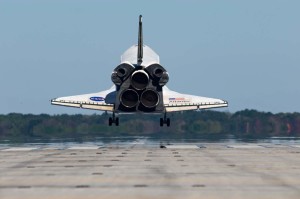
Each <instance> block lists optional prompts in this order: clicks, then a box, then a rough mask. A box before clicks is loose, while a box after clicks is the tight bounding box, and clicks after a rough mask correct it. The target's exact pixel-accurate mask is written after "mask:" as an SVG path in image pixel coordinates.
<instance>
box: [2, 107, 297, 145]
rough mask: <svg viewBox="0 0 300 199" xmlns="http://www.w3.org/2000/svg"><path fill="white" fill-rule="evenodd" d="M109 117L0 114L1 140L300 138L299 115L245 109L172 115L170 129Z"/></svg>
mask: <svg viewBox="0 0 300 199" xmlns="http://www.w3.org/2000/svg"><path fill="white" fill-rule="evenodd" d="M108 117H109V116H108V115H107V114H105V113H103V114H99V115H98V114H94V115H80V114H79V115H67V114H62V115H47V114H40V115H33V114H19V113H10V114H7V115H0V139H1V140H4V139H22V138H32V137H35V138H45V139H48V138H49V139H50V138H64V137H85V136H126V135H128V136H131V135H137V136H145V135H147V136H160V135H168V136H179V137H186V136H189V137H194V136H202V135H207V136H227V135H234V136H237V137H243V136H250V137H251V136H252V137H269V136H300V113H277V114H273V113H270V112H259V111H256V110H248V109H246V110H242V111H238V112H235V113H229V112H219V111H187V112H179V113H171V114H169V115H168V117H170V118H171V126H170V127H166V126H164V127H160V126H159V117H160V116H158V115H143V114H136V115H135V114H133V115H120V116H119V117H120V126H117V127H116V126H111V127H110V126H108Z"/></svg>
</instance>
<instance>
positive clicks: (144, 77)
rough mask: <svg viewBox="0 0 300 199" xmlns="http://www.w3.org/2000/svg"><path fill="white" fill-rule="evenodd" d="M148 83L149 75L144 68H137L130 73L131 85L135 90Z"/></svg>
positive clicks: (141, 88) (142, 87)
mask: <svg viewBox="0 0 300 199" xmlns="http://www.w3.org/2000/svg"><path fill="white" fill-rule="evenodd" d="M148 84H149V75H148V74H147V73H146V72H145V71H144V70H137V71H135V72H133V73H132V75H131V85H132V86H133V87H134V88H135V89H136V90H143V89H145V88H146V87H147V86H148Z"/></svg>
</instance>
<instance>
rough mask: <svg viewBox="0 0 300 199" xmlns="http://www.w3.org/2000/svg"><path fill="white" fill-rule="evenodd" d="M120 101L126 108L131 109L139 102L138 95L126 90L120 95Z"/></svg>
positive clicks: (131, 90)
mask: <svg viewBox="0 0 300 199" xmlns="http://www.w3.org/2000/svg"><path fill="white" fill-rule="evenodd" d="M120 101H121V103H122V104H123V105H124V106H125V107H126V108H133V107H135V106H136V105H137V104H138V102H139V95H138V93H137V92H136V91H135V90H133V89H127V90H125V91H123V93H122V94H121V96H120Z"/></svg>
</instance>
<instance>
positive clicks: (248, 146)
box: [227, 144, 265, 149]
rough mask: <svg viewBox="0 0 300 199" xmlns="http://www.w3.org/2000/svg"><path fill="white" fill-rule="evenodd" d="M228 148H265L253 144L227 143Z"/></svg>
mask: <svg viewBox="0 0 300 199" xmlns="http://www.w3.org/2000/svg"><path fill="white" fill-rule="evenodd" d="M227 147H228V148H234V149H258V148H265V147H263V146H260V145H254V144H249V145H247V144H246V145H227Z"/></svg>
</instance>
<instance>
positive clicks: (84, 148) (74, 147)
mask: <svg viewBox="0 0 300 199" xmlns="http://www.w3.org/2000/svg"><path fill="white" fill-rule="evenodd" d="M99 148H100V146H73V147H70V148H67V149H70V150H93V149H99Z"/></svg>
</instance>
